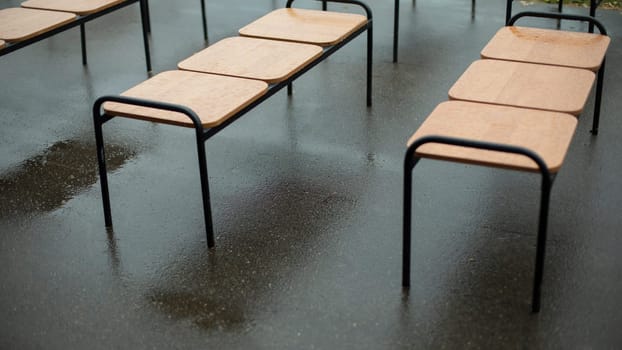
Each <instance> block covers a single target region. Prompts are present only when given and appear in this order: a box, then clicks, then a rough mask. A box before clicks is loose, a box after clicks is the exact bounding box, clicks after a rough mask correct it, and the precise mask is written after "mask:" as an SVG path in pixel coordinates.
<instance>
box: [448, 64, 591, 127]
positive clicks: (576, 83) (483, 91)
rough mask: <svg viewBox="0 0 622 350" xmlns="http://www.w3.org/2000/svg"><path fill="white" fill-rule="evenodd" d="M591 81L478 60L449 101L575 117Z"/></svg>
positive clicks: (576, 73)
mask: <svg viewBox="0 0 622 350" xmlns="http://www.w3.org/2000/svg"><path fill="white" fill-rule="evenodd" d="M595 78H596V75H595V74H594V72H592V71H589V70H586V69H577V68H568V67H558V66H548V65H542V64H530V63H522V62H511V61H500V60H478V61H475V62H473V63H472V64H471V65H470V66H469V68H467V70H466V71H465V72H464V74H462V76H461V77H460V78H459V79H458V81H457V82H456V83H455V84H454V85H453V86H452V87H451V89H450V90H449V97H450V98H451V99H454V100H465V101H472V102H484V103H492V104H498V105H506V106H515V107H524V108H534V109H542V110H549V111H557V112H564V113H570V114H573V115H579V114H581V112H582V111H583V108H584V106H585V103H586V101H587V98H588V96H589V94H590V91H591V89H592V85H593V84H594V80H595Z"/></svg>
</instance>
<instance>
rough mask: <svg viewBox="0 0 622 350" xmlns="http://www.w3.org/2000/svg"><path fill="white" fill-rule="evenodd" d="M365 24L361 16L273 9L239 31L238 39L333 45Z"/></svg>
mask: <svg viewBox="0 0 622 350" xmlns="http://www.w3.org/2000/svg"><path fill="white" fill-rule="evenodd" d="M366 24H367V18H366V17H365V16H363V15H358V14H352V13H340V12H330V11H318V10H306V9H298V8H284V9H278V10H274V11H272V12H270V13H268V14H267V15H265V16H263V17H261V18H259V19H257V20H256V21H254V22H252V23H250V24H249V25H247V26H245V27H243V28H242V29H240V31H239V33H240V35H242V36H249V37H256V38H265V39H276V40H285V41H295V42H302V43H308V44H316V45H320V46H331V45H335V44H337V43H339V42H341V41H342V40H344V39H345V38H347V37H348V36H350V35H351V34H352V33H354V32H356V31H357V30H358V29H360V28H362V27H363V26H365V25H366Z"/></svg>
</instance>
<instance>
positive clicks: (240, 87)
mask: <svg viewBox="0 0 622 350" xmlns="http://www.w3.org/2000/svg"><path fill="white" fill-rule="evenodd" d="M267 89H268V84H267V83H265V82H263V81H259V80H251V79H242V78H235V77H228V76H223V75H214V74H205V73H196V72H188V71H167V72H163V73H160V74H158V75H156V76H154V77H153V78H151V79H148V80H146V81H144V82H142V83H140V84H138V85H136V86H134V87H133V88H131V89H129V90H127V91H125V92H124V93H123V94H122V95H123V96H128V97H137V98H141V99H146V100H153V101H158V102H165V103H173V104H178V105H183V106H186V107H188V108H190V109H191V110H193V111H194V112H195V113H196V114H197V115H198V116H199V118H200V119H201V121H202V124H203V126H204V127H214V126H218V125H219V124H221V123H222V122H224V121H225V120H227V119H228V118H229V117H231V116H233V115H234V114H236V113H237V112H239V111H240V110H242V109H243V108H244V107H246V106H248V105H249V104H250V103H252V102H253V101H254V100H256V99H257V98H259V97H260V96H261V95H263V94H264V93H265V92H266V91H267ZM103 107H104V111H105V112H106V113H107V114H110V115H115V116H123V117H128V118H134V119H141V120H148V121H152V122H156V123H164V124H171V125H178V126H184V127H194V125H193V124H192V121H191V120H190V119H189V118H188V117H186V116H185V115H183V114H181V113H177V112H170V111H164V110H160V109H154V108H148V107H140V106H134V105H127V104H121V103H116V102H106V103H104V105H103Z"/></svg>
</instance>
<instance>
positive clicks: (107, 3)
mask: <svg viewBox="0 0 622 350" xmlns="http://www.w3.org/2000/svg"><path fill="white" fill-rule="evenodd" d="M123 1H125V0H28V1H24V2H22V4H21V6H22V7H26V8H32V9H39V10H50V11H63V12H72V13H76V14H78V15H80V16H84V15H89V14H92V13H96V12H99V11H101V10H104V9H107V8H108V7H112V6H114V5H116V4H119V3H122V2H123Z"/></svg>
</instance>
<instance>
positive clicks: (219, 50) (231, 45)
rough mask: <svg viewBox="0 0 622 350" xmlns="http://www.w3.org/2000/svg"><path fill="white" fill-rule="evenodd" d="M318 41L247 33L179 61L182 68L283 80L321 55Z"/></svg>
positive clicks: (267, 79)
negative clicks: (290, 40) (295, 41)
mask: <svg viewBox="0 0 622 350" xmlns="http://www.w3.org/2000/svg"><path fill="white" fill-rule="evenodd" d="M322 52H323V49H322V48H321V47H320V46H317V45H309V44H301V43H291V42H284V41H276V40H265V39H257V38H247V37H233V38H226V39H223V40H221V41H219V42H217V43H215V44H213V45H211V46H209V47H208V48H206V49H204V50H202V51H200V52H198V53H196V54H194V55H193V56H191V57H189V58H187V59H185V60H183V61H182V62H180V63H179V64H178V68H179V69H183V70H189V71H195V72H203V73H213V74H222V75H229V76H235V77H242V78H250V79H258V80H263V81H265V82H267V83H270V84H273V83H278V82H281V81H284V80H286V79H288V78H289V77H291V76H292V75H293V74H295V73H296V72H298V71H299V70H300V69H302V68H303V67H304V66H306V65H307V64H309V63H310V62H312V61H313V60H315V59H316V58H318V57H319V56H321V55H322Z"/></svg>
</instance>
